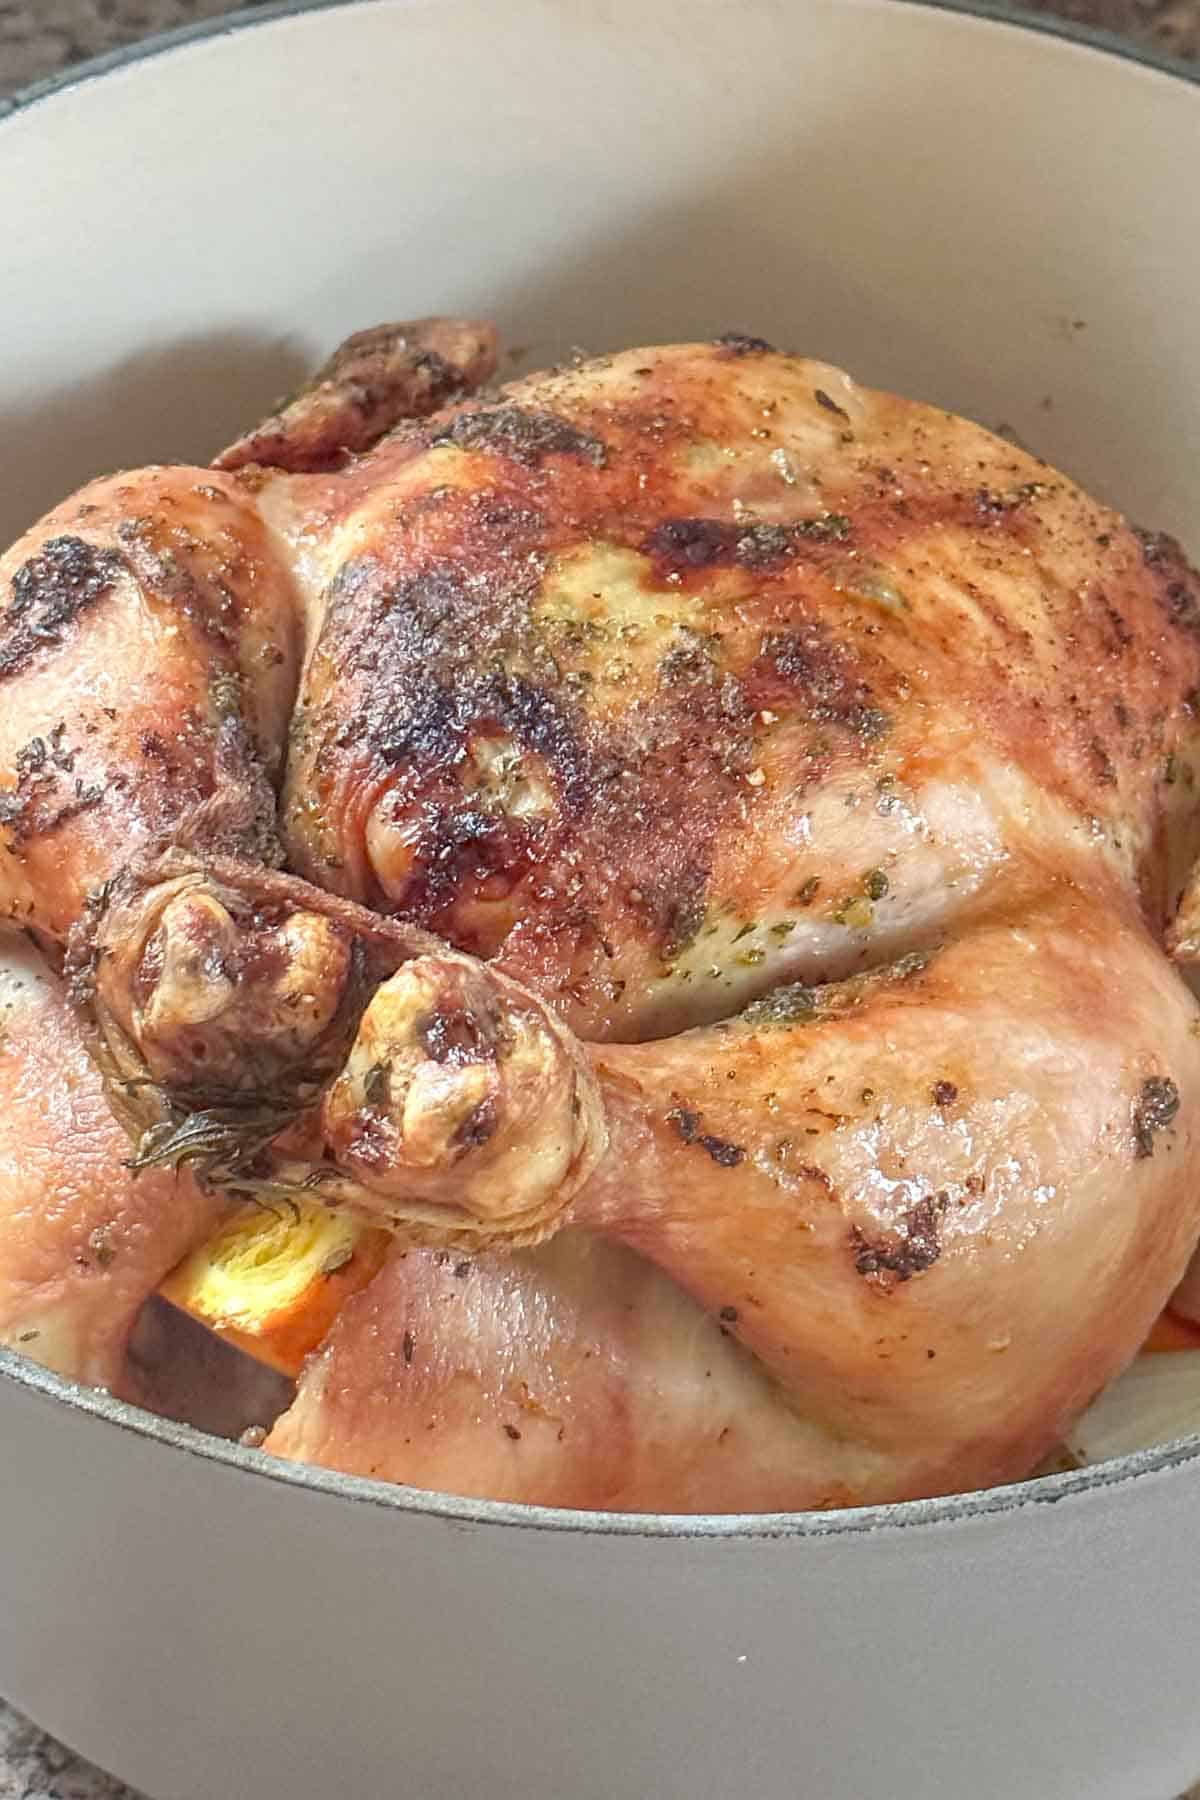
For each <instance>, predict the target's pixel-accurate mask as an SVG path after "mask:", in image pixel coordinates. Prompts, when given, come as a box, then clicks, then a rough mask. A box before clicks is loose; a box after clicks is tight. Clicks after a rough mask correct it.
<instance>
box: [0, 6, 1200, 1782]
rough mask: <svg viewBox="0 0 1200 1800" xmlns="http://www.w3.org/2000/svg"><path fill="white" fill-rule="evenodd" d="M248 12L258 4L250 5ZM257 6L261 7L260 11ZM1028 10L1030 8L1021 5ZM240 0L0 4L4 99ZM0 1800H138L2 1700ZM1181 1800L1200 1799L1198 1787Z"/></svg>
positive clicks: (1141, 28)
mask: <svg viewBox="0 0 1200 1800" xmlns="http://www.w3.org/2000/svg"><path fill="white" fill-rule="evenodd" d="M250 3H251V4H254V0H250ZM261 3H262V0H259V4H261ZM1027 3H1028V0H1027ZM239 4H240V5H245V4H246V0H0V95H4V94H8V93H11V92H13V90H14V89H17V88H20V87H23V86H25V85H26V84H27V83H29V82H33V81H38V80H40V79H41V78H42V77H43V76H46V75H53V74H57V73H59V72H60V71H61V70H63V69H66V68H69V67H70V65H71V64H72V63H74V62H78V61H79V60H80V59H81V58H83V57H87V56H96V55H99V54H100V53H101V52H103V51H106V50H115V49H116V48H117V47H118V46H119V45H121V44H127V43H132V42H134V41H135V40H136V39H138V38H141V37H146V36H147V35H148V34H149V33H151V32H154V31H167V30H169V29H171V28H172V27H173V26H178V25H186V24H190V23H191V22H193V21H194V20H197V19H213V18H217V17H219V16H220V15H221V14H222V13H229V12H234V11H236V10H237V6H238V5H239ZM1040 10H1042V11H1046V12H1058V13H1062V14H1064V15H1065V16H1066V17H1068V18H1072V19H1077V20H1081V21H1083V22H1085V23H1089V24H1093V25H1102V26H1104V27H1105V28H1106V29H1107V30H1109V31H1115V32H1121V33H1125V34H1126V35H1128V36H1130V37H1133V38H1137V39H1139V40H1140V41H1141V42H1143V43H1146V44H1149V45H1151V46H1153V47H1155V48H1157V49H1160V50H1167V51H1169V52H1171V53H1172V54H1173V55H1176V56H1185V57H1195V58H1198V59H1200V0H1055V4H1054V5H1053V6H1043V7H1042V8H1041V9H1040ZM0 1800H139V1796H137V1795H136V1794H134V1793H133V1791H132V1790H131V1789H130V1788H127V1787H124V1786H122V1784H121V1783H120V1782H118V1781H113V1780H112V1778H111V1777H110V1776H108V1775H104V1774H102V1773H101V1772H100V1770H98V1769H94V1768H92V1767H91V1765H90V1764H88V1763H85V1762H82V1761H81V1760H80V1759H79V1758H78V1757H77V1756H74V1755H72V1753H71V1752H70V1751H69V1750H66V1749H64V1748H63V1746H62V1745H61V1744H58V1743H56V1742H55V1741H54V1740H53V1739H52V1738H48V1737H46V1735H45V1734H44V1733H43V1732H41V1731H38V1730H37V1729H36V1728H35V1727H34V1726H33V1725H30V1724H29V1723H28V1722H27V1721H26V1720H24V1719H22V1718H21V1717H20V1716H19V1714H17V1713H15V1712H13V1711H12V1710H11V1709H10V1708H9V1707H6V1706H5V1705H4V1703H3V1701H0ZM212 1800H220V1796H219V1795H213V1796H212ZM964 1800H966V1797H965V1796H964ZM1185 1800H1200V1786H1197V1787H1196V1788H1195V1789H1193V1790H1192V1792H1191V1794H1190V1795H1189V1796H1185Z"/></svg>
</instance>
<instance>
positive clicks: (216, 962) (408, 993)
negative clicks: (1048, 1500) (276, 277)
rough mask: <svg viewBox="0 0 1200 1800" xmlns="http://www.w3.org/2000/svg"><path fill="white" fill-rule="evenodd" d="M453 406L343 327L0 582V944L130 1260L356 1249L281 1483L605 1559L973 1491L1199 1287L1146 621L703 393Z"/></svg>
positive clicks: (1151, 594)
mask: <svg viewBox="0 0 1200 1800" xmlns="http://www.w3.org/2000/svg"><path fill="white" fill-rule="evenodd" d="M493 357H494V349H493V344H492V340H491V337H490V334H489V333H488V332H487V330H486V328H484V327H479V326H475V325H471V324H466V323H461V324H456V323H455V322H453V321H424V322H422V324H421V325H420V326H419V327H406V328H390V329H385V330H383V331H381V332H377V333H369V334H362V335H360V337H359V338H358V339H356V340H351V344H350V346H348V347H347V349H346V350H345V351H344V352H342V353H340V354H339V356H338V357H337V358H335V359H334V360H333V362H332V363H331V364H329V365H327V367H326V369H325V370H324V371H322V373H321V375H320V376H319V378H318V379H317V381H316V382H315V383H314V385H313V387H312V388H311V389H310V390H308V391H307V392H306V393H305V394H302V395H300V396H298V397H297V398H296V399H295V400H294V401H293V402H292V403H291V404H290V406H288V407H287V408H285V409H284V410H283V411H281V412H280V414H279V415H277V417H276V418H275V419H273V420H271V421H269V422H268V424H267V425H266V426H264V427H261V428H260V429H259V430H258V431H257V432H253V433H251V434H250V435H249V436H248V437H247V438H245V439H243V440H241V441H240V442H239V444H238V445H235V446H233V447H232V448H231V449H230V450H229V451H227V452H225V453H224V455H223V456H222V457H221V458H219V459H218V465H217V466H216V467H215V468H213V469H210V470H199V469H190V468H170V469H153V470H146V471H142V472H140V473H138V474H133V475H125V476H118V477H115V478H113V479H111V480H109V481H106V482H102V483H98V484H96V485H95V486H93V487H92V488H90V489H87V490H84V492H83V493H82V494H81V495H79V496H77V497H76V498H75V499H74V500H73V501H70V502H68V503H67V504H66V505H65V506H64V507H63V508H60V509H59V511H58V512H57V513H55V514H53V515H51V517H50V518H49V519H48V520H47V521H44V522H43V523H42V524H41V525H39V526H38V527H37V528H36V529H35V531H34V532H33V533H31V534H30V535H29V536H28V537H27V538H26V539H25V540H23V541H22V542H21V543H20V544H18V545H17V546H16V547H15V548H14V550H13V551H12V552H11V553H10V554H9V556H8V557H7V558H6V559H5V560H4V563H3V565H0V573H2V574H3V578H4V580H5V581H6V583H7V584H8V585H9V587H10V599H9V602H8V608H7V611H6V612H5V613H4V614H3V615H2V616H0V681H2V682H3V684H4V687H5V690H6V692H5V702H6V704H5V708H4V711H3V715H2V716H0V782H2V783H3V785H4V787H5V789H6V790H7V791H6V792H5V794H4V795H3V796H0V835H2V840H3V843H2V850H0V910H2V911H3V913H4V914H5V915H6V916H7V917H8V918H9V919H11V920H13V921H14V922H19V923H21V924H23V925H25V926H27V927H28V928H29V929H30V930H31V931H32V933H33V935H34V937H35V938H36V940H37V942H38V944H39V945H40V946H41V949H42V952H43V954H44V955H45V957H46V958H47V959H48V960H49V961H51V962H52V963H61V964H62V967H63V970H64V976H65V980H66V983H67V992H68V994H69V1004H70V1006H71V1008H72V1009H73V1015H74V1016H73V1018H72V1021H71V1028H72V1029H73V1030H74V1031H76V1032H77V1033H80V1034H82V1037H83V1038H84V1039H85V1040H86V1042H87V1044H88V1046H89V1048H90V1052H91V1055H92V1057H93V1059H94V1062H95V1065H96V1067H97V1068H98V1069H99V1071H100V1072H101V1074H102V1076H103V1079H104V1082H105V1084H106V1091H107V1094H108V1097H109V1103H110V1105H111V1107H112V1109H113V1111H114V1113H115V1115H116V1117H117V1118H118V1119H119V1120H120V1122H121V1124H122V1125H123V1126H124V1128H125V1131H126V1133H127V1134H128V1139H129V1142H130V1143H131V1145H132V1150H131V1151H130V1152H129V1160H130V1163H131V1165H132V1172H134V1173H136V1181H135V1182H134V1184H133V1189H134V1191H135V1192H138V1183H142V1184H147V1185H145V1186H144V1187H143V1189H142V1190H141V1191H142V1193H144V1194H149V1195H150V1196H151V1199H150V1200H149V1201H142V1202H141V1203H140V1206H141V1213H142V1215H144V1217H145V1219H146V1231H147V1233H148V1234H149V1236H150V1237H154V1236H155V1234H156V1232H161V1242H162V1244H163V1245H164V1247H168V1246H169V1249H165V1253H166V1254H168V1259H169V1257H171V1256H178V1255H179V1254H180V1252H181V1251H182V1250H183V1249H184V1248H187V1247H188V1245H189V1244H194V1243H196V1242H199V1241H202V1239H203V1237H204V1235H205V1233H206V1232H207V1231H208V1230H210V1229H211V1226H212V1222H213V1221H212V1215H211V1213H207V1214H206V1212H205V1208H204V1205H203V1204H202V1200H203V1199H204V1198H205V1197H207V1199H208V1200H209V1201H210V1202H211V1201H212V1199H213V1198H214V1197H216V1196H225V1197H227V1198H232V1199H234V1200H236V1201H238V1202H240V1203H242V1204H246V1203H255V1204H267V1205H286V1204H287V1203H288V1201H289V1200H290V1199H296V1198H298V1197H300V1196H303V1197H304V1198H305V1199H306V1200H312V1199H313V1198H318V1199H319V1200H321V1201H323V1202H324V1203H325V1204H327V1205H329V1206H330V1207H334V1208H339V1209H342V1210H344V1211H346V1212H348V1213H349V1214H351V1215H352V1216H353V1217H354V1218H355V1219H357V1220H359V1221H361V1222H362V1223H363V1225H364V1226H371V1227H379V1228H382V1229H384V1230H386V1231H388V1232H391V1233H392V1234H393V1235H394V1238H395V1248H394V1249H393V1250H392V1252H391V1254H390V1255H389V1256H388V1258H387V1260H386V1261H385V1263H384V1266H383V1267H382V1269H381V1270H380V1271H379V1273H378V1274H377V1275H375V1277H374V1279H373V1280H372V1281H371V1283H370V1285H369V1286H368V1287H366V1289H365V1290H364V1291H362V1292H361V1293H359V1294H358V1295H357V1296H356V1297H355V1298H353V1299H351V1300H349V1301H348V1303H347V1304H346V1305H345V1307H344V1309H343V1310H342V1312H341V1314H340V1316H339V1317H338V1318H337V1320H336V1321H335V1323H334V1325H333V1327H332V1331H331V1333H330V1336H329V1339H328V1341H327V1342H326V1344H325V1345H324V1346H323V1348H322V1349H321V1350H320V1351H319V1352H318V1353H317V1355H316V1356H315V1357H314V1358H313V1359H312V1360H311V1361H310V1363H309V1364H308V1366H307V1368H306V1369H305V1371H304V1372H303V1374H302V1376H301V1380H300V1384H299V1390H298V1393H297V1397H296V1400H295V1403H294V1404H293V1406H292V1407H291V1409H290V1410H289V1411H288V1413H286V1414H285V1415H284V1417H283V1418H282V1419H281V1420H280V1421H279V1422H278V1423H277V1425H276V1427H275V1430H274V1432H273V1434H272V1437H271V1439H270V1440H269V1447H271V1448H273V1449H275V1450H277V1451H278V1452H279V1453H280V1454H283V1455H289V1456H300V1457H306V1458H309V1459H312V1460H316V1461H321V1462H326V1463H329V1464H332V1465H333V1466H337V1467H342V1468H348V1469H352V1470H356V1471H360V1472H370V1473H374V1474H377V1475H382V1476H384V1477H386V1478H388V1479H391V1480H401V1481H404V1480H407V1481H411V1482H413V1483H415V1484H418V1485H421V1486H428V1487H434V1488H444V1489H449V1490H453V1491H458V1492H465V1493H476V1494H489V1495H495V1496H498V1497H504V1498H510V1499H518V1500H532V1501H543V1502H546V1503H549V1504H573V1505H584V1506H604V1507H623V1508H630V1507H633V1508H639V1507H649V1508H658V1509H662V1510H668V1511H670V1510H696V1509H700V1510H703V1509H715V1510H722V1509H723V1510H740V1509H771V1508H775V1507H796V1506H828V1505H840V1504H853V1503H858V1502H864V1501H871V1500H880V1499H890V1498H902V1497H906V1496H913V1495H919V1494H926V1493H935V1492H944V1491H950V1490H953V1489H956V1488H965V1487H973V1486H978V1485H984V1484H987V1483H989V1482H995V1481H1003V1480H1006V1479H1011V1478H1013V1477H1015V1476H1018V1475H1021V1474H1023V1473H1026V1472H1027V1471H1028V1470H1029V1469H1030V1468H1031V1467H1033V1466H1034V1465H1035V1464H1036V1463H1037V1461H1038V1460H1039V1458H1041V1457H1042V1456H1043V1455H1044V1454H1045V1452H1046V1451H1047V1450H1048V1449H1049V1447H1050V1446H1051V1445H1052V1444H1053V1443H1054V1442H1055V1441H1056V1440H1057V1438H1058V1437H1059V1436H1060V1434H1061V1433H1062V1431H1063V1429H1064V1428H1065V1426H1066V1425H1067V1424H1068V1423H1069V1421H1070V1420H1071V1419H1072V1418H1073V1417H1074V1416H1075V1415H1076V1414H1077V1413H1078V1412H1079V1411H1080V1410H1081V1409H1082V1408H1083V1407H1084V1406H1085V1405H1086V1404H1087V1402H1088V1400H1089V1399H1090V1398H1091V1397H1092V1395H1093V1394H1094V1393H1095V1392H1096V1391H1097V1390H1098V1389H1099V1388H1100V1387H1101V1386H1103V1385H1104V1383H1105V1382H1106V1381H1107V1380H1108V1379H1109V1378H1110V1377H1111V1376H1112V1375H1113V1374H1114V1373H1115V1372H1116V1371H1117V1370H1118V1369H1120V1368H1121V1367H1122V1366H1123V1364H1124V1363H1125V1362H1127V1361H1128V1359H1129V1358H1130V1357H1131V1356H1132V1354H1133V1353H1134V1351H1135V1350H1136V1349H1137V1347H1138V1345H1139V1343H1140V1342H1141V1340H1142V1338H1143V1337H1144V1335H1145V1333H1146V1331H1147V1329H1148V1328H1149V1325H1150V1323H1151V1321H1152V1319H1153V1317H1154V1315H1155V1313H1156V1311H1157V1310H1158V1308H1159V1307H1160V1306H1161V1305H1162V1303H1163V1301H1164V1299H1165V1298H1166V1296H1167V1294H1168V1293H1169V1292H1170V1290H1171V1288H1172V1286H1173V1285H1174V1283H1175V1282H1176V1281H1177V1280H1178V1278H1179V1276H1180V1274H1181V1272H1182V1270H1183V1267H1184V1265H1185V1263H1186V1261H1187V1258H1188V1256H1189V1253H1190V1251H1191V1249H1192V1248H1193V1246H1194V1243H1195V1240H1196V1237H1197V1233H1198V1232H1200V1184H1198V1183H1197V1180H1196V1175H1197V1155H1198V1151H1200V1141H1198V1140H1200V1111H1198V1103H1200V1036H1198V1025H1197V1019H1198V1014H1197V1008H1196V1003H1195V1001H1194V1000H1193V998H1192V996H1191V994H1190V992H1189V991H1188V989H1187V987H1186V986H1185V985H1184V983H1183V982H1182V981H1181V979H1180V978H1179V976H1178V974H1177V973H1176V972H1175V970H1174V969H1173V967H1172V965H1171V962H1170V961H1169V960H1168V956H1167V954H1166V950H1165V948H1164V946H1165V944H1166V942H1167V934H1168V932H1169V931H1171V930H1172V919H1173V915H1174V911H1175V905H1176V902H1177V900H1178V897H1179V895H1180V893H1181V891H1182V890H1183V889H1184V887H1185V884H1186V883H1187V881H1188V878H1189V876H1190V873H1191V869H1192V865H1193V863H1194V861H1195V859H1196V854H1197V850H1198V849H1200V829H1198V823H1200V811H1198V809H1197V806H1196V797H1195V769H1196V765H1197V761H1198V759H1200V725H1198V722H1197V720H1198V715H1200V700H1198V698H1197V696H1198V695H1200V580H1198V579H1197V577H1196V576H1195V574H1194V573H1193V572H1192V571H1191V570H1190V569H1189V568H1188V567H1187V565H1186V563H1185V561H1184V559H1183V556H1182V554H1181V553H1180V551H1179V550H1178V548H1177V546H1175V545H1174V544H1173V543H1172V542H1171V541H1170V540H1168V539H1164V538H1159V537H1153V536H1149V535H1146V534H1139V533H1136V532H1135V531H1133V530H1131V529H1130V527H1128V526H1127V525H1126V524H1125V523H1124V522H1123V521H1122V520H1121V519H1120V518H1119V517H1117V516H1116V515H1114V514H1113V513H1111V512H1109V511H1107V510H1106V509H1104V508H1102V507H1100V506H1098V505H1097V504H1096V503H1095V502H1093V501H1091V500H1090V499H1089V498H1088V497H1087V496H1086V495H1084V494H1082V493H1081V492H1080V491H1079V490H1078V489H1077V488H1076V487H1074V486H1073V485H1072V483H1071V482H1070V481H1069V480H1067V479H1066V478H1065V477H1064V476H1062V475H1061V474H1059V473H1057V472H1056V471H1054V470H1053V469H1050V468H1049V467H1048V466H1046V465H1045V464H1042V463H1040V462H1038V461H1037V460H1036V459H1035V458H1033V457H1031V456H1029V455H1027V454H1026V453H1024V452H1023V451H1020V450H1017V449H1014V448H1013V447H1012V446H1011V445H1010V444H1008V443H1006V442H1003V441H1001V440H1000V439H998V438H996V437H994V436H992V435H991V434H989V433H988V432H986V431H984V430H983V429H982V428H981V427H979V426H977V425H974V424H971V423H969V422H967V421H966V420H963V419H961V418H958V417H955V416H953V415H949V414H946V413H944V412H939V411H937V410H936V409H933V408H929V407H924V406H920V405H917V404H914V403H912V402H909V401H904V400H899V399H896V398H893V397H891V396H888V395H884V394H880V393H875V392H871V391H868V390H865V389H863V388H860V387H858V386H857V385H856V384H855V383H854V382H853V381H852V380H851V379H850V378H849V377H847V376H846V375H844V374H842V373H841V372H840V371H838V370H836V369H834V368H831V367H829V366H828V365H824V364H819V363H813V362H809V361H805V360H803V359H801V358H797V357H793V356H789V355H785V354H782V353H780V352H777V351H775V350H773V349H771V348H770V347H769V346H767V345H766V344H764V343H762V342H760V341H759V340H756V339H751V338H744V337H739V336H730V337H727V338H724V339H722V340H719V341H718V342H716V343H711V344H693V345H682V346H673V347H666V348H656V349H648V350H639V351H631V352H626V353H622V354H620V355H614V356H611V357H604V358H599V359H593V360H591V361H580V362H577V363H574V364H572V365H570V366H569V367H566V368H563V369H559V370H555V371H552V372H550V373H549V374H543V375H538V376H534V377H530V378H527V379H525V380H522V381H519V382H515V383H512V384H510V385H508V386H507V387H505V388H503V389H500V390H499V391H496V392H493V393H490V394H488V395H486V396H482V397H478V398H475V399H469V398H467V399H464V398H461V397H459V398H454V399H452V403H451V404H449V405H446V404H444V403H445V401H446V400H447V398H448V397H451V396H462V395H464V394H466V393H468V392H469V390H470V389H471V388H472V387H474V386H475V385H477V384H478V382H479V381H480V380H483V379H486V377H487V374H488V372H489V370H490V367H491V364H492V360H493ZM439 407H440V408H441V409H440V410H436V409H437V408H439ZM380 433H383V434H384V435H382V436H379V434H380ZM377 437H378V440H379V441H378V442H376V443H375V444H374V447H373V448H372V447H371V443H372V440H373V439H375V438H377ZM1171 941H1172V943H1176V942H1177V943H1178V944H1179V947H1180V954H1186V942H1187V932H1186V931H1184V930H1182V929H1181V928H1179V927H1176V928H1175V929H1174V936H1173V938H1172V940H1171ZM62 1004H63V1005H64V1006H65V1005H66V1004H67V1003H66V1002H65V1001H64V1002H63V1003H62ZM93 1079H94V1078H93ZM114 1154H115V1153H114ZM169 1170H173V1171H175V1173H174V1174H173V1175H170V1176H168V1175H167V1174H166V1171H169ZM121 1179H127V1177H126V1176H124V1175H123V1176H122V1177H121ZM35 1210H36V1208H35ZM181 1240H187V1241H186V1242H183V1241H181ZM6 1254H7V1252H6V1250H5V1242H4V1237H3V1233H2V1232H0V1258H2V1257H3V1256H5V1255H6ZM159 1260H161V1259H159ZM165 1266H166V1265H165V1263H164V1269H165ZM145 1267H146V1274H147V1277H148V1281H147V1291H149V1287H150V1286H152V1285H154V1283H155V1281H156V1280H157V1279H159V1278H160V1276H159V1275H156V1274H154V1273H153V1269H154V1268H156V1267H157V1263H156V1262H155V1261H154V1259H150V1260H149V1261H147V1263H146V1265H145ZM3 1273H4V1271H3V1270H0V1275H2V1274H3ZM100 1278H101V1279H103V1278H105V1272H104V1271H101V1276H100ZM114 1304H115V1303H114ZM3 1324H4V1321H3V1320H0V1326H3ZM114 1341H116V1339H114ZM30 1348H31V1349H32V1350H33V1352H34V1353H35V1354H36V1350H37V1346H36V1344H31V1345H30Z"/></svg>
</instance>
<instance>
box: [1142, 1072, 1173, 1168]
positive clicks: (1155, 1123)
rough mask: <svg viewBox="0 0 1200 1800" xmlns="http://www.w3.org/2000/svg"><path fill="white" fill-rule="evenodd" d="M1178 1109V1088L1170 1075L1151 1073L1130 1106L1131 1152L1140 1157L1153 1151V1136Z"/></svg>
mask: <svg viewBox="0 0 1200 1800" xmlns="http://www.w3.org/2000/svg"><path fill="white" fill-rule="evenodd" d="M1178 1111H1179V1089H1178V1088H1177V1087H1176V1085H1175V1083H1174V1082H1173V1081H1172V1080H1171V1077H1170V1076H1169V1075H1151V1076H1150V1077H1149V1078H1148V1079H1147V1080H1146V1081H1143V1083H1142V1086H1141V1092H1140V1093H1139V1095H1138V1097H1137V1100H1136V1101H1135V1103H1134V1108H1133V1142H1134V1155H1135V1156H1136V1157H1137V1158H1138V1159H1139V1160H1140V1159H1142V1158H1143V1157H1147V1156H1153V1155H1154V1136H1155V1133H1156V1132H1159V1131H1165V1130H1166V1128H1167V1126H1168V1125H1170V1124H1171V1122H1172V1120H1173V1119H1174V1118H1175V1115H1176V1113H1177V1112H1178Z"/></svg>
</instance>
